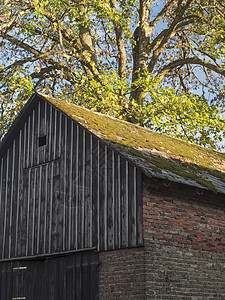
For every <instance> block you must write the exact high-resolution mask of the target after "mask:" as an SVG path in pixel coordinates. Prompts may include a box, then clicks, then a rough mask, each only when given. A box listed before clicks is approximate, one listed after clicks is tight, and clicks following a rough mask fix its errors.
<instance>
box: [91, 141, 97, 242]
mask: <svg viewBox="0 0 225 300" xmlns="http://www.w3.org/2000/svg"><path fill="white" fill-rule="evenodd" d="M97 201H98V140H97V138H95V137H93V138H92V216H93V219H92V245H91V246H97V245H98V210H97V207H98V203H97Z"/></svg>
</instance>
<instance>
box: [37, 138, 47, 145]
mask: <svg viewBox="0 0 225 300" xmlns="http://www.w3.org/2000/svg"><path fill="white" fill-rule="evenodd" d="M44 145H46V135H43V136H40V137H39V138H38V146H39V147H42V146H44Z"/></svg>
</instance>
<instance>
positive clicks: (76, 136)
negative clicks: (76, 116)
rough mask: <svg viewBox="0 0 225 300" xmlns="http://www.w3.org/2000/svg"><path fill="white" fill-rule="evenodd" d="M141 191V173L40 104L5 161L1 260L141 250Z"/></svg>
mask: <svg viewBox="0 0 225 300" xmlns="http://www.w3.org/2000/svg"><path fill="white" fill-rule="evenodd" d="M43 136H46V145H43V146H39V137H43ZM42 142H43V141H42ZM141 189H142V187H141V173H140V171H139V170H137V169H136V167H134V166H133V165H131V164H130V163H129V162H127V161H126V160H125V159H124V158H122V157H121V156H120V155H119V154H118V153H116V152H114V151H113V150H111V149H110V148H109V147H108V146H106V145H105V144H103V143H101V141H99V139H97V138H96V137H95V136H93V135H92V134H90V133H89V132H88V131H87V130H85V129H84V128H83V127H82V126H80V125H78V124H77V123H76V122H74V121H72V120H71V119H69V118H68V117H66V116H65V115H64V114H63V113H62V112H60V111H58V110H57V109H55V108H54V107H53V106H52V105H50V104H49V103H47V102H45V101H43V100H40V101H39V102H38V104H37V105H36V106H35V108H34V109H33V111H32V112H31V114H30V115H29V117H28V118H27V119H26V120H25V123H24V126H23V127H22V129H21V130H20V131H19V133H18V134H17V135H16V136H15V138H14V140H13V142H12V143H11V146H10V147H9V148H8V150H7V151H6V152H5V154H4V156H3V157H1V158H0V258H10V257H20V256H29V255H34V254H42V253H52V252H57V251H66V250H72V249H82V248H89V247H95V246H96V247H97V249H98V250H108V249H119V248H125V247H132V246H137V245H141V244H142V210H141V201H142V200H141V197H142V195H141V193H142V191H141Z"/></svg>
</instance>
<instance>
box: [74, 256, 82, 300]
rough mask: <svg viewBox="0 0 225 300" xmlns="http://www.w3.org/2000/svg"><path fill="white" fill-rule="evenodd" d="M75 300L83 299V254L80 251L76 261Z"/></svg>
mask: <svg viewBox="0 0 225 300" xmlns="http://www.w3.org/2000/svg"><path fill="white" fill-rule="evenodd" d="M74 287H75V300H79V299H82V255H81V253H78V254H77V255H76V261H75V286H74Z"/></svg>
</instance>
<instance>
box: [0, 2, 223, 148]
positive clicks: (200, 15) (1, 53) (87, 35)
mask: <svg viewBox="0 0 225 300" xmlns="http://www.w3.org/2000/svg"><path fill="white" fill-rule="evenodd" d="M224 32H225V1H222V0H201V1H200V0H164V1H163V0H161V1H154V0H139V1H138V0H64V1H63V0H52V1H51V0H14V1H13V0H4V1H3V2H2V4H0V43H1V49H0V97H1V108H0V132H1V135H2V134H4V133H5V132H6V131H7V128H8V126H9V125H10V124H11V122H12V120H13V118H14V117H15V115H16V114H17V112H18V111H19V110H20V108H21V107H22V106H23V104H24V101H25V100H27V98H28V97H29V96H30V95H31V93H32V92H33V91H34V90H41V91H44V92H45V93H47V94H51V95H53V96H55V97H58V98H60V99H64V100H67V101H71V102H74V103H76V104H80V105H83V106H85V107H87V108H90V109H93V110H95V111H98V112H103V113H107V114H110V115H113V116H115V117H118V118H121V119H124V120H127V121H130V122H133V123H136V124H140V125H142V126H146V127H149V128H152V129H154V130H158V131H161V132H164V133H169V134H171V135H173V136H176V137H181V138H183V139H186V140H189V141H195V142H197V143H199V144H201V145H205V146H211V147H216V145H217V144H218V142H219V141H221V140H222V139H223V137H224V135H225V121H224V118H223V117H222V113H223V112H224V96H225V90H224V77H225V47H224V40H225V34H224Z"/></svg>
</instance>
